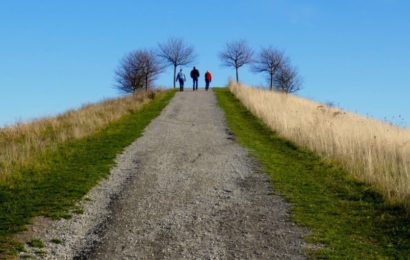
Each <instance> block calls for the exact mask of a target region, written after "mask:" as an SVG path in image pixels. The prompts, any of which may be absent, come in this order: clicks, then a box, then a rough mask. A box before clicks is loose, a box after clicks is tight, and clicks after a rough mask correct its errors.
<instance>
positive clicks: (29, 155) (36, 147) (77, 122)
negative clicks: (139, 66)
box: [0, 92, 155, 180]
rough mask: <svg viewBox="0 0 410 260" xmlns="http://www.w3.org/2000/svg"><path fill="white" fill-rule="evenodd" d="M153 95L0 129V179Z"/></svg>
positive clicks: (83, 108) (139, 95) (109, 102)
mask: <svg viewBox="0 0 410 260" xmlns="http://www.w3.org/2000/svg"><path fill="white" fill-rule="evenodd" d="M154 95H155V93H154V94H153V92H140V93H137V94H134V95H131V96H126V97H122V98H116V99H109V100H106V101H103V102H100V103H97V104H89V105H84V106H83V107H81V108H80V109H77V110H70V111H67V112H65V113H63V114H61V115H58V116H56V117H52V118H44V119H39V120H35V121H32V122H29V123H17V124H15V125H14V126H12V127H7V128H0V180H1V179H4V178H7V177H10V175H11V174H12V173H13V174H17V173H18V172H19V170H20V169H21V168H24V167H25V166H26V165H27V164H29V163H32V162H33V160H34V159H35V158H36V157H37V156H38V155H39V154H41V153H43V152H44V151H45V150H49V149H55V148H57V146H58V145H59V144H61V143H64V142H66V141H69V140H75V139H79V138H83V137H86V136H90V135H92V134H93V133H95V132H97V131H98V130H100V129H102V128H104V127H106V126H107V125H108V124H109V123H111V122H113V121H115V120H118V119H119V118H120V117H122V116H124V115H125V114H127V113H130V112H131V111H136V110H138V109H139V108H140V107H141V106H142V105H144V104H146V103H147V102H149V100H150V98H152V97H153V96H154Z"/></svg>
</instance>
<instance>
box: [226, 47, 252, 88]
mask: <svg viewBox="0 0 410 260" xmlns="http://www.w3.org/2000/svg"><path fill="white" fill-rule="evenodd" d="M252 56H253V50H252V49H251V48H250V47H249V46H248V44H247V43H246V42H245V41H244V40H240V41H233V42H228V43H227V44H226V46H225V49H224V50H223V51H222V52H221V53H219V58H220V59H221V61H222V64H223V65H224V66H226V67H233V68H235V72H236V82H239V68H240V67H242V66H243V65H245V64H249V63H252Z"/></svg>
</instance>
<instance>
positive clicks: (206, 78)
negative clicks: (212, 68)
mask: <svg viewBox="0 0 410 260" xmlns="http://www.w3.org/2000/svg"><path fill="white" fill-rule="evenodd" d="M205 80H206V81H212V74H211V72H209V71H207V72H206V73H205Z"/></svg>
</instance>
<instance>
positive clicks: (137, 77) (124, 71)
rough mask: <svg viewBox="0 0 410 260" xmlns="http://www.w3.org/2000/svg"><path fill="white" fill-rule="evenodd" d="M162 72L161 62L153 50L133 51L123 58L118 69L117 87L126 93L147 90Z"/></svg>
mask: <svg viewBox="0 0 410 260" xmlns="http://www.w3.org/2000/svg"><path fill="white" fill-rule="evenodd" d="M161 72H162V67H161V64H160V63H159V61H158V59H157V57H156V55H155V53H154V52H153V51H150V50H137V51H133V52H131V53H129V54H128V55H127V56H125V57H124V58H123V60H122V61H121V64H120V66H119V68H118V69H117V71H116V75H117V83H118V85H117V87H118V89H120V90H121V91H123V92H125V93H133V92H135V91H137V90H138V89H143V88H145V89H146V90H147V89H148V88H149V87H151V86H152V83H153V81H154V80H155V79H156V77H157V76H158V75H159V74H160V73H161Z"/></svg>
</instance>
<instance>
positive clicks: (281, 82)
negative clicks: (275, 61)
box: [274, 61, 302, 93]
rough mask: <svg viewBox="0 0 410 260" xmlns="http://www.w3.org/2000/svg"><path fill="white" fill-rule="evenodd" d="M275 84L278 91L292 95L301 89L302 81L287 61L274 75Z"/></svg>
mask: <svg viewBox="0 0 410 260" xmlns="http://www.w3.org/2000/svg"><path fill="white" fill-rule="evenodd" d="M274 80H275V84H276V87H277V89H278V90H280V91H283V92H285V93H293V92H296V91H298V90H300V89H301V85H302V81H301V79H300V77H299V75H298V73H297V70H296V68H295V67H293V66H292V65H291V64H290V62H289V61H287V62H283V63H282V64H281V66H280V68H279V71H278V73H276V75H275V79H274Z"/></svg>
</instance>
